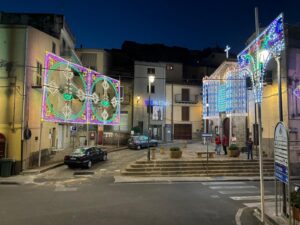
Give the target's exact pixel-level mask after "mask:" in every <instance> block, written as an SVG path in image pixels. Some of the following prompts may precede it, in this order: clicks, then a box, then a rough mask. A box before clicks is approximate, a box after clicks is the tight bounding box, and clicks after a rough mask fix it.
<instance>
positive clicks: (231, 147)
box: [229, 144, 239, 150]
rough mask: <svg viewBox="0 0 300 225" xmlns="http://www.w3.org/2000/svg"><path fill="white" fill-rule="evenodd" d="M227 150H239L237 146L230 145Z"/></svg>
mask: <svg viewBox="0 0 300 225" xmlns="http://www.w3.org/2000/svg"><path fill="white" fill-rule="evenodd" d="M229 149H230V150H239V148H238V146H237V145H236V144H231V145H230V146H229Z"/></svg>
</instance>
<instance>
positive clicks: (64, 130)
mask: <svg viewBox="0 0 300 225" xmlns="http://www.w3.org/2000/svg"><path fill="white" fill-rule="evenodd" d="M27 43H28V44H27V49H28V51H27V59H26V65H29V67H27V68H26V76H27V93H28V97H27V107H26V113H25V116H26V117H25V120H26V121H27V120H28V127H29V129H30V130H31V132H32V137H31V138H30V139H29V140H27V141H25V146H24V160H25V165H27V166H29V165H30V163H31V162H30V157H31V154H32V153H33V152H37V151H39V145H40V141H41V149H49V148H62V149H63V148H65V147H67V146H69V144H70V135H69V133H70V129H69V125H68V124H60V125H59V124H57V123H52V122H43V127H42V135H41V136H40V128H41V106H42V94H43V93H42V88H32V86H34V85H35V82H36V79H37V68H36V66H37V62H40V63H41V64H42V67H43V68H44V67H45V54H46V52H47V51H49V52H50V51H52V43H55V45H56V52H58V53H59V52H60V49H59V48H60V40H58V39H56V38H54V37H52V36H50V35H48V34H46V33H44V32H41V31H39V30H37V29H35V28H33V27H28V42H27ZM44 72H45V71H44V70H43V75H44ZM42 78H43V77H42ZM43 81H44V80H43V79H42V82H43ZM53 132H55V133H56V134H53ZM53 137H55V138H54V140H51V138H53Z"/></svg>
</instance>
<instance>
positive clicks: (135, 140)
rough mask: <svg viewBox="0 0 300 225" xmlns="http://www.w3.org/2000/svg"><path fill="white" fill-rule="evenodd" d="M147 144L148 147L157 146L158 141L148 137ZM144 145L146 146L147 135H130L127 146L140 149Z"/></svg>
mask: <svg viewBox="0 0 300 225" xmlns="http://www.w3.org/2000/svg"><path fill="white" fill-rule="evenodd" d="M149 146H150V147H156V146H158V141H157V140H155V139H150V140H149ZM145 147H148V136H144V135H140V136H132V137H131V138H129V140H128V148H133V149H141V148H145Z"/></svg>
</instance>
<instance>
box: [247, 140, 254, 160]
mask: <svg viewBox="0 0 300 225" xmlns="http://www.w3.org/2000/svg"><path fill="white" fill-rule="evenodd" d="M247 150H248V159H250V157H251V160H252V159H253V151H252V150H253V141H252V139H251V137H249V139H248V141H247Z"/></svg>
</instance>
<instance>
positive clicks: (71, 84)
mask: <svg viewBox="0 0 300 225" xmlns="http://www.w3.org/2000/svg"><path fill="white" fill-rule="evenodd" d="M119 93H120V82H119V81H118V80H115V79H113V78H110V77H107V76H104V75H102V74H99V73H97V72H95V71H93V70H90V69H88V68H85V67H82V66H80V65H77V64H74V63H71V62H69V61H67V60H65V59H63V58H61V57H59V56H57V55H55V54H53V53H47V54H46V59H45V73H44V85H43V103H42V120H44V121H51V122H60V123H79V124H112V125H113V124H119V123H120V95H119Z"/></svg>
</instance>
